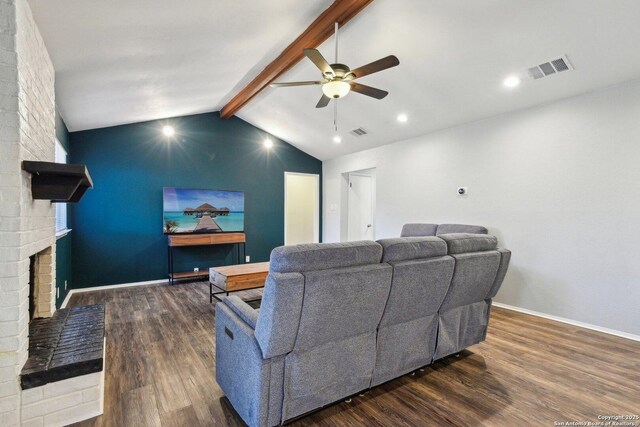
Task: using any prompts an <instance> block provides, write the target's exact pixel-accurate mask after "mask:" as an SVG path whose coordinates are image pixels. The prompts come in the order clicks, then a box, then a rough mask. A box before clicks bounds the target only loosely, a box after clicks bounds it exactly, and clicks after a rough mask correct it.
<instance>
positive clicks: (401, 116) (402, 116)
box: [397, 113, 409, 123]
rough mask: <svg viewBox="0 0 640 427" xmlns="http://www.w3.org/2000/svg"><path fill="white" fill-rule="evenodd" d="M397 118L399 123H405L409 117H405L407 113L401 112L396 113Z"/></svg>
mask: <svg viewBox="0 0 640 427" xmlns="http://www.w3.org/2000/svg"><path fill="white" fill-rule="evenodd" d="M397 119H398V121H399V122H400V123H406V122H407V120H409V117H407V115H406V114H404V113H403V114H398V117H397Z"/></svg>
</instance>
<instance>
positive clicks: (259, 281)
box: [209, 262, 269, 302]
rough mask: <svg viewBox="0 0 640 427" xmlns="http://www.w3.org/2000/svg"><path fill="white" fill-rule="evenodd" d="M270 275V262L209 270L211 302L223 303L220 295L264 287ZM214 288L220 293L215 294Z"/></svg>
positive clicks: (226, 266)
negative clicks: (215, 300)
mask: <svg viewBox="0 0 640 427" xmlns="http://www.w3.org/2000/svg"><path fill="white" fill-rule="evenodd" d="M267 274H269V262H254V263H251V264H238V265H225V266H222V267H212V268H210V269H209V302H213V299H214V298H215V299H217V300H218V301H222V299H221V298H220V297H218V295H220V294H226V295H227V296H229V292H238V291H246V290H249V289H257V288H262V287H264V282H265V280H266V279H267ZM214 288H217V289H218V292H214Z"/></svg>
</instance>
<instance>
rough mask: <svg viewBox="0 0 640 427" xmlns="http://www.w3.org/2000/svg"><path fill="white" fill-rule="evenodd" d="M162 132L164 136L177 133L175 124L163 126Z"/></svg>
mask: <svg viewBox="0 0 640 427" xmlns="http://www.w3.org/2000/svg"><path fill="white" fill-rule="evenodd" d="M162 133H163V134H164V136H173V135H175V134H176V131H175V129H174V128H173V126H165V127H163V128H162Z"/></svg>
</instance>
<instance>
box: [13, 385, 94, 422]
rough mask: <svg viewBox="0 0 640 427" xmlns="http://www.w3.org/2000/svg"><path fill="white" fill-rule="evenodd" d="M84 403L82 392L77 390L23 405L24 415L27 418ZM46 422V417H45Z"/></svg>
mask: <svg viewBox="0 0 640 427" xmlns="http://www.w3.org/2000/svg"><path fill="white" fill-rule="evenodd" d="M81 403H82V393H81V392H75V393H71V394H65V395H62V396H58V397H53V398H50V399H44V400H41V401H39V402H35V403H32V404H29V405H22V416H23V417H24V418H25V419H29V418H34V417H39V416H44V415H46V414H51V413H53V412H55V411H59V410H61V409H66V408H71V407H74V406H78V405H80V404H81ZM45 423H46V419H45Z"/></svg>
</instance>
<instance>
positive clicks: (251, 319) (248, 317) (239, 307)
mask: <svg viewBox="0 0 640 427" xmlns="http://www.w3.org/2000/svg"><path fill="white" fill-rule="evenodd" d="M222 302H223V303H224V304H225V305H226V306H227V307H229V308H230V309H231V310H233V312H234V313H236V314H237V315H238V316H239V317H240V318H241V319H242V320H244V321H245V322H246V323H247V325H249V326H250V327H251V329H255V328H256V322H257V321H258V311H257V310H255V309H254V308H252V307H251V306H250V305H249V304H247V303H246V302H244V301H242V300H241V299H240V298H239V297H237V296H236V295H231V296H229V297H226V298H225V299H223V300H222Z"/></svg>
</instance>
